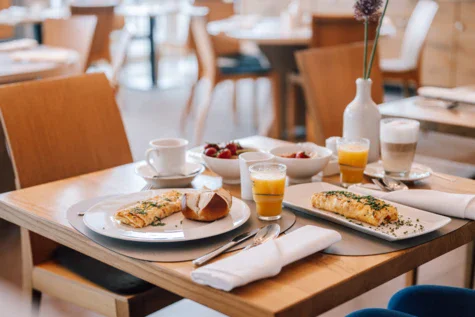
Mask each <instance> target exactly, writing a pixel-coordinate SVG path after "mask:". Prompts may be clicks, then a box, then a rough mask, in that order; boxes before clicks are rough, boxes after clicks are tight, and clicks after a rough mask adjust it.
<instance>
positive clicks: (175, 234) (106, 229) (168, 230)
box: [83, 189, 251, 243]
mask: <svg viewBox="0 0 475 317" xmlns="http://www.w3.org/2000/svg"><path fill="white" fill-rule="evenodd" d="M177 190H178V191H180V192H182V193H186V192H192V191H196V189H177ZM167 191H170V189H166V190H164V189H161V190H148V191H143V192H138V193H133V194H128V195H122V196H119V197H112V198H110V199H106V200H103V201H101V202H99V203H98V204H96V205H94V206H92V207H91V208H89V209H88V210H87V211H86V213H85V214H84V217H83V221H84V224H85V225H86V226H87V227H88V228H89V229H91V230H92V231H94V232H97V233H99V234H101V235H104V236H107V237H111V238H116V239H121V240H128V241H139V242H155V243H157V242H159V243H170V242H182V241H191V240H198V239H204V238H207V237H212V236H216V235H219V234H223V233H226V232H229V231H231V230H234V229H236V228H238V227H240V226H242V225H243V224H245V223H246V221H247V220H248V219H249V217H250V215H251V211H250V209H249V207H248V206H247V204H246V203H245V202H243V201H242V200H240V199H237V198H236V197H233V201H232V207H231V211H230V212H229V214H228V215H227V216H226V217H224V218H222V219H219V220H216V221H213V222H199V221H194V220H189V219H186V218H184V217H183V214H182V213H181V212H177V213H175V214H173V215H171V216H169V217H166V218H165V219H163V220H162V223H164V225H163V226H156V227H154V226H147V227H145V228H133V227H130V226H127V225H123V224H121V223H120V222H118V221H117V220H115V218H114V215H115V213H116V212H117V210H119V209H121V208H125V207H127V206H129V205H132V204H134V203H136V202H137V201H141V200H146V199H149V198H151V197H154V196H157V195H160V194H163V193H164V192H167Z"/></svg>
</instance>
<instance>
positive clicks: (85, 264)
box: [54, 247, 154, 295]
mask: <svg viewBox="0 0 475 317" xmlns="http://www.w3.org/2000/svg"><path fill="white" fill-rule="evenodd" d="M54 257H55V259H56V260H57V261H58V262H59V263H60V264H61V265H62V266H64V267H65V268H67V269H69V270H71V271H72V272H74V273H76V274H78V275H81V276H82V277H84V278H86V279H88V280H89V281H91V282H93V283H95V284H97V285H99V286H102V287H104V288H105V289H107V290H109V291H111V292H114V293H118V294H124V295H130V294H137V293H141V292H145V291H147V290H149V289H152V288H153V287H154V286H153V285H152V284H150V283H147V282H145V281H144V280H141V279H139V278H137V277H135V276H133V275H130V274H128V273H125V272H123V271H121V270H118V269H116V268H114V267H112V266H109V265H107V264H104V263H102V262H100V261H98V260H96V259H93V258H91V257H88V256H86V255H84V254H81V253H79V252H76V251H74V250H71V249H69V248H66V247H60V248H58V249H57V250H56V251H55V256H54Z"/></svg>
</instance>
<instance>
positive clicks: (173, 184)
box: [135, 162, 205, 189]
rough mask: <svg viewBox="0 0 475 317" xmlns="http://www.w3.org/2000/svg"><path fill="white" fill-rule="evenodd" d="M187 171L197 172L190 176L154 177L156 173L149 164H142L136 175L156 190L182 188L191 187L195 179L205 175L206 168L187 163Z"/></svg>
mask: <svg viewBox="0 0 475 317" xmlns="http://www.w3.org/2000/svg"><path fill="white" fill-rule="evenodd" d="M186 169H187V170H189V171H196V172H194V173H192V174H188V175H186V176H164V177H154V175H155V173H156V172H155V171H154V170H153V169H152V168H151V167H150V166H148V164H147V163H145V162H141V163H139V164H137V165H136V166H135V173H136V174H137V175H139V176H140V177H142V178H143V179H144V180H145V181H146V182H147V183H148V184H150V185H152V186H153V188H155V189H158V188H182V187H188V186H190V184H191V182H192V181H193V179H195V177H196V176H198V175H200V174H201V173H203V171H204V170H205V167H204V166H203V165H202V164H198V163H191V162H187V163H186Z"/></svg>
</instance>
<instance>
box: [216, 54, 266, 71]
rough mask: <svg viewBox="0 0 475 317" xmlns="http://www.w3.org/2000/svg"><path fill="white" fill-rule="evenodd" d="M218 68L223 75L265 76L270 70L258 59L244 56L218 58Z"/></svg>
mask: <svg viewBox="0 0 475 317" xmlns="http://www.w3.org/2000/svg"><path fill="white" fill-rule="evenodd" d="M218 68H219V71H220V72H221V74H224V75H242V74H266V73H268V72H269V71H270V70H271V69H270V67H268V66H266V65H263V64H262V63H261V61H260V60H259V58H258V57H256V56H251V55H244V54H235V55H225V56H221V57H218Z"/></svg>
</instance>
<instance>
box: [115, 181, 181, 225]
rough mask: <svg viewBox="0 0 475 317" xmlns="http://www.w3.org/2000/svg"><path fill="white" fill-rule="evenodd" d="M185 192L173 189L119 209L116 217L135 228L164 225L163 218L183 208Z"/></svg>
mask: <svg viewBox="0 0 475 317" xmlns="http://www.w3.org/2000/svg"><path fill="white" fill-rule="evenodd" d="M182 198H183V194H182V193H180V192H177V191H176V190H172V191H169V192H166V193H164V194H162V195H158V196H155V197H152V198H150V199H147V200H143V201H139V202H137V203H135V204H133V205H132V206H129V207H127V208H124V209H121V210H118V211H117V213H116V214H115V219H116V220H118V221H120V223H122V224H124V225H128V226H131V227H134V228H144V227H146V226H149V225H152V226H162V225H164V224H163V223H162V222H161V220H162V219H163V218H166V217H168V216H170V215H172V214H174V213H176V212H179V211H181V210H182Z"/></svg>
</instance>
